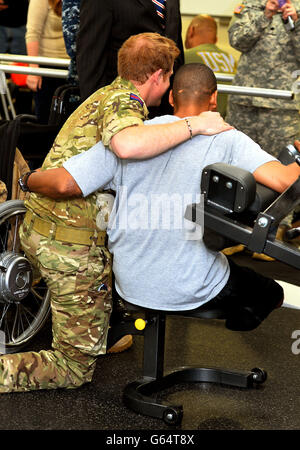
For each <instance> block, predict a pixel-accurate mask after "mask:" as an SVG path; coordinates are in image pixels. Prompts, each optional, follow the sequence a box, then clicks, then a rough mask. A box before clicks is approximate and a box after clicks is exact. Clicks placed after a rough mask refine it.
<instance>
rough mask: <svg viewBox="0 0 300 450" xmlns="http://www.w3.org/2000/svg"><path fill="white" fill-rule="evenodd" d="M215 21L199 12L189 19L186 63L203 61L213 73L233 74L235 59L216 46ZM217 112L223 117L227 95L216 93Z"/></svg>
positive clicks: (186, 39) (185, 53) (185, 54)
mask: <svg viewBox="0 0 300 450" xmlns="http://www.w3.org/2000/svg"><path fill="white" fill-rule="evenodd" d="M216 42H217V22H216V21H215V19H214V18H213V17H210V16H207V15H202V14H200V15H199V16H197V17H194V19H193V20H192V21H191V23H190V25H189V27H188V29H187V32H186V38H185V48H186V50H185V52H184V59H185V63H186V64H190V63H199V62H200V63H203V64H205V65H206V66H208V67H209V68H210V69H211V70H213V72H215V73H222V74H225V75H233V74H234V73H235V72H236V61H235V59H234V57H233V56H232V55H230V54H229V53H227V52H225V51H224V50H222V49H221V48H219V47H217V45H216ZM217 105H218V106H217V109H218V112H219V113H220V114H221V115H222V116H223V117H225V115H226V107H227V95H226V94H219V95H218V104H217Z"/></svg>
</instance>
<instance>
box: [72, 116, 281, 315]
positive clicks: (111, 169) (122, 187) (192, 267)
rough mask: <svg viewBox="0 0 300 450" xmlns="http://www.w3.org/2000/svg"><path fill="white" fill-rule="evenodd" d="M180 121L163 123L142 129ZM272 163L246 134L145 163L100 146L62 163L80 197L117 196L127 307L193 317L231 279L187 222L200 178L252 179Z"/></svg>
mask: <svg viewBox="0 0 300 450" xmlns="http://www.w3.org/2000/svg"><path fill="white" fill-rule="evenodd" d="M176 120H179V119H178V118H177V117H174V116H163V117H158V118H156V119H153V120H151V121H148V122H145V123H146V124H154V123H167V122H172V121H176ZM274 159H275V158H273V157H272V156H271V155H269V154H268V153H266V152H264V151H263V150H262V149H261V148H260V147H259V146H258V145H257V144H256V143H254V142H253V141H252V140H251V139H250V138H248V137H247V136H246V135H244V134H243V133H241V132H239V131H236V130H231V131H226V132H224V133H221V134H217V135H214V136H203V135H201V136H197V137H194V138H193V139H192V140H189V141H187V142H185V143H183V144H181V145H179V146H177V147H176V148H175V149H173V150H170V151H168V152H165V153H163V154H161V155H158V156H156V157H154V158H151V159H147V160H119V159H118V158H117V157H116V156H115V155H114V154H113V153H112V152H111V151H110V150H108V149H105V148H104V147H103V145H102V144H101V143H98V144H96V145H95V146H94V147H93V148H92V149H91V150H89V151H87V152H84V153H82V154H80V155H76V156H75V157H73V158H71V159H70V160H68V161H66V162H65V163H64V167H65V169H66V170H68V172H70V174H71V175H72V176H73V177H74V178H75V180H76V182H77V183H78V185H79V186H80V188H81V190H82V192H83V194H84V196H87V195H88V194H90V193H91V192H93V191H95V190H97V189H100V188H104V189H113V190H115V191H116V200H115V203H114V210H113V213H112V214H111V217H110V220H109V223H108V229H107V233H108V237H109V241H108V246H109V250H110V251H111V253H112V254H113V256H114V260H113V270H114V274H115V280H116V289H117V291H118V292H119V294H120V295H121V297H123V298H124V299H125V300H128V301H129V302H131V303H134V304H137V305H141V306H144V307H149V308H155V309H164V310H172V311H174V310H189V309H194V308H197V307H199V306H201V305H202V304H204V303H205V302H207V301H209V300H211V299H212V298H214V297H215V296H216V295H217V294H218V293H219V292H220V291H221V290H222V288H223V287H224V286H225V284H226V282H227V280H228V277H229V265H228V261H227V258H226V257H225V256H224V255H223V254H222V253H219V252H213V251H211V250H209V249H207V248H206V247H205V245H204V243H203V241H202V233H201V231H202V230H201V229H199V227H197V226H195V224H193V223H192V222H188V221H185V219H184V218H183V217H184V212H185V209H186V206H187V205H188V204H191V203H195V202H197V203H198V202H199V201H200V181H201V175H202V170H203V168H204V167H205V166H207V165H208V164H212V163H215V162H225V163H228V164H232V165H235V166H238V167H241V168H244V169H246V170H248V171H250V172H254V171H255V170H256V169H257V168H258V167H259V166H261V165H262V164H265V163H267V162H269V161H273V160H274Z"/></svg>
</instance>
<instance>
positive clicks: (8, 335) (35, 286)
mask: <svg viewBox="0 0 300 450" xmlns="http://www.w3.org/2000/svg"><path fill="white" fill-rule="evenodd" d="M25 212H26V208H25V205H24V202H23V201H21V200H8V201H6V202H4V203H2V204H0V354H1V353H2V354H4V353H15V352H18V351H19V350H20V349H21V348H23V347H24V346H25V345H27V344H28V343H29V342H30V341H31V340H32V339H33V338H34V337H35V336H36V334H37V333H38V332H39V330H40V329H41V328H42V327H43V325H44V324H45V322H46V320H47V317H48V315H49V312H50V292H49V290H48V288H47V286H46V284H45V283H44V282H43V280H36V282H33V281H32V268H31V265H30V263H29V261H28V260H27V258H26V256H25V255H24V253H23V252H22V249H21V245H20V239H19V233H18V231H19V227H20V225H21V224H22V221H23V218H24V214H25Z"/></svg>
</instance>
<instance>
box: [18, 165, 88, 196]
mask: <svg viewBox="0 0 300 450" xmlns="http://www.w3.org/2000/svg"><path fill="white" fill-rule="evenodd" d="M27 185H28V187H29V190H30V192H35V193H37V194H42V195H45V196H46V197H50V198H53V199H63V198H70V197H80V196H81V195H82V192H81V189H80V188H79V186H78V184H77V183H76V181H75V180H74V178H73V177H72V175H71V174H70V173H69V172H68V171H67V170H66V169H64V168H63V167H60V168H57V169H49V170H45V171H38V172H35V173H32V174H31V175H30V177H29V178H28V182H27Z"/></svg>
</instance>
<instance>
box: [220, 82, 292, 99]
mask: <svg viewBox="0 0 300 450" xmlns="http://www.w3.org/2000/svg"><path fill="white" fill-rule="evenodd" d="M218 92H220V93H223V94H235V95H250V96H254V97H268V98H281V99H286V100H292V99H293V98H294V93H293V92H292V91H281V90H277V89H264V88H255V87H247V86H228V85H226V84H218Z"/></svg>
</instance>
